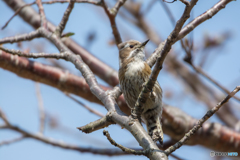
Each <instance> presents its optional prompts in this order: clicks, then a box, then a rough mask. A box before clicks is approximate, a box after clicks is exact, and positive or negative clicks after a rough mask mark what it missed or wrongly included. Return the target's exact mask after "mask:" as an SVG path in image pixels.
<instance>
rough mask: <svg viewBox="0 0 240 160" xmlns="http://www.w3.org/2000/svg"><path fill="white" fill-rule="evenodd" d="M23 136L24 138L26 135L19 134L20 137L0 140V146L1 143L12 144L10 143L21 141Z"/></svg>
mask: <svg viewBox="0 0 240 160" xmlns="http://www.w3.org/2000/svg"><path fill="white" fill-rule="evenodd" d="M24 138H26V137H25V136H20V137H17V138H14V139H10V140H5V141H2V142H0V147H1V146H3V145H8V144H12V143H15V142H18V141H21V140H23V139H24Z"/></svg>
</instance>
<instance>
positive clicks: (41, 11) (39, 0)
mask: <svg viewBox="0 0 240 160" xmlns="http://www.w3.org/2000/svg"><path fill="white" fill-rule="evenodd" d="M36 3H37V5H38V8H39V14H40V18H41V26H42V27H44V28H47V20H46V16H45V13H44V8H43V6H42V0H36Z"/></svg>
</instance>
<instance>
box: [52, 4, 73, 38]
mask: <svg viewBox="0 0 240 160" xmlns="http://www.w3.org/2000/svg"><path fill="white" fill-rule="evenodd" d="M73 7H74V1H73V0H70V2H69V5H68V7H67V9H66V11H65V12H64V15H63V17H62V20H61V22H60V23H59V25H58V26H57V28H56V30H55V33H56V34H57V35H58V36H61V35H62V32H63V30H64V28H65V26H66V24H67V22H68V18H69V16H70V13H71V12H72V9H73Z"/></svg>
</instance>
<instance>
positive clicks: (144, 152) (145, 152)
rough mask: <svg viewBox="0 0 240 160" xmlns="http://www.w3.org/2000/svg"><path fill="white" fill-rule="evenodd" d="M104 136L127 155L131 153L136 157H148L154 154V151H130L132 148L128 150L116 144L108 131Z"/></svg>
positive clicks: (104, 132)
mask: <svg viewBox="0 0 240 160" xmlns="http://www.w3.org/2000/svg"><path fill="white" fill-rule="evenodd" d="M103 135H104V136H106V137H107V139H108V141H109V142H110V143H111V144H112V145H114V146H116V147H118V148H120V149H121V150H122V151H123V152H127V153H130V154H134V155H148V154H149V153H150V152H153V150H144V151H141V150H140V151H139V150H134V149H130V148H126V147H124V146H122V145H120V144H118V143H116V142H115V141H114V140H113V139H112V138H111V137H110V134H109V133H108V131H106V130H104V131H103Z"/></svg>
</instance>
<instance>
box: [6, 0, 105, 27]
mask: <svg viewBox="0 0 240 160" xmlns="http://www.w3.org/2000/svg"><path fill="white" fill-rule="evenodd" d="M73 1H74V2H75V3H89V4H94V5H97V6H101V1H99V2H96V1H90V0H73ZM54 3H69V0H54V1H47V2H42V4H54ZM34 4H36V1H35V2H32V3H28V4H25V5H23V6H21V7H19V8H18V9H17V10H16V11H15V13H14V15H13V16H12V17H11V18H10V19H9V20H8V21H7V22H6V23H5V25H4V26H3V27H2V29H5V28H6V27H7V25H8V24H9V23H10V21H11V20H12V19H13V18H14V17H15V16H16V15H18V13H19V12H20V11H21V10H22V9H23V8H25V7H27V6H31V5H34Z"/></svg>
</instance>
